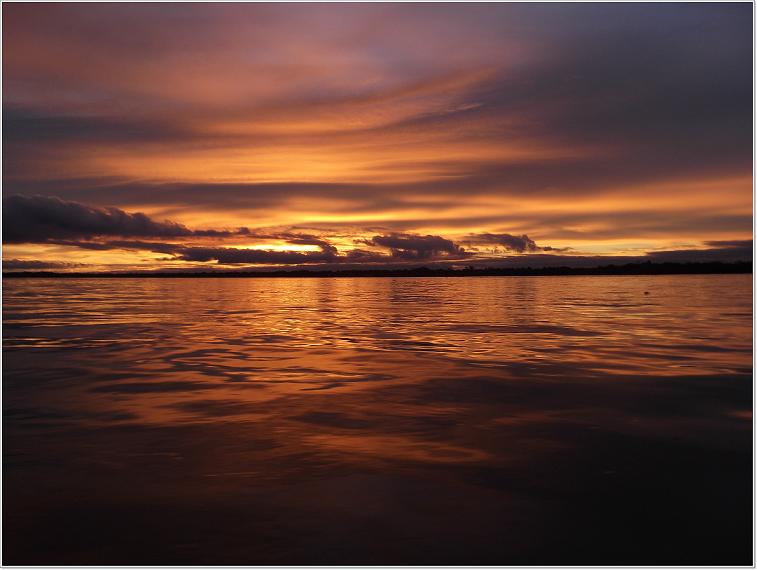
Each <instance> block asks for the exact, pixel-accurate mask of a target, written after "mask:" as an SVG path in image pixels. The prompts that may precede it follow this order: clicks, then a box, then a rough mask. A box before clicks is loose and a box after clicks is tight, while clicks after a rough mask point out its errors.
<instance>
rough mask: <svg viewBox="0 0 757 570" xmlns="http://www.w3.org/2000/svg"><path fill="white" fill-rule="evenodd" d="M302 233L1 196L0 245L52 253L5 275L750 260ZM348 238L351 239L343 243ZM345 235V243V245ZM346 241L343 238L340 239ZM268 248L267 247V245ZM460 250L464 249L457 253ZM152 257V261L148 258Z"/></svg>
mask: <svg viewBox="0 0 757 570" xmlns="http://www.w3.org/2000/svg"><path fill="white" fill-rule="evenodd" d="M304 230H307V228H289V229H278V230H271V229H266V228H257V229H250V228H247V227H240V228H236V229H223V228H221V229H214V228H211V229H192V228H189V227H187V226H185V225H183V224H179V223H176V222H172V221H156V220H154V219H152V218H151V217H150V216H147V215H145V214H143V213H130V212H127V211H125V210H121V209H119V208H114V207H97V206H92V205H88V204H82V203H79V202H73V201H69V200H62V199H60V198H57V197H50V196H31V197H24V196H9V197H6V198H4V199H3V243H5V244H6V248H9V247H10V248H13V247H15V246H23V247H26V248H28V247H35V246H36V247H42V246H44V247H46V248H55V250H54V251H55V252H57V253H53V254H52V255H57V256H58V258H57V259H51V260H44V259H32V258H26V259H22V258H21V257H18V256H15V257H11V258H10V259H8V260H7V261H6V262H5V269H6V270H24V269H26V270H42V269H57V270H77V269H79V268H87V267H89V264H82V263H77V262H66V261H62V260H60V256H61V255H66V254H69V255H70V252H72V251H86V252H92V254H94V255H97V254H99V253H103V254H109V255H110V254H112V253H113V252H116V253H117V252H130V253H131V254H132V255H138V254H140V252H141V253H142V254H144V253H149V254H151V255H152V256H153V257H151V258H150V259H151V264H158V266H160V264H168V265H169V266H170V267H172V268H173V269H177V268H178V269H180V268H181V266H182V265H185V266H186V267H197V266H198V264H214V265H221V266H233V267H240V266H255V267H261V266H266V267H275V266H292V267H297V266H307V267H329V268H333V267H344V268H347V267H355V266H371V267H391V266H420V265H431V266H433V265H436V264H454V263H462V262H464V263H465V264H466V265H469V264H472V265H474V266H482V265H488V266H499V265H502V264H505V265H508V266H524V265H536V266H539V265H572V266H585V265H586V264H587V263H595V264H596V263H598V260H605V262H606V263H613V262H618V260H621V261H624V262H628V261H629V260H631V261H633V260H639V259H648V260H653V261H737V260H747V259H751V257H752V242H751V240H710V241H706V242H704V243H703V244H702V245H701V246H699V247H693V246H692V247H683V248H680V249H673V250H653V251H649V252H648V253H647V254H646V255H644V256H635V257H617V256H615V257H613V256H606V257H601V258H600V257H596V256H590V255H589V256H587V255H585V254H584V255H581V254H580V252H576V251H575V250H573V249H572V248H569V247H563V248H556V247H552V246H548V245H539V244H537V243H536V241H535V240H533V239H532V238H530V237H529V236H528V235H527V234H521V235H517V234H510V233H503V232H501V233H486V232H483V233H477V234H467V235H466V236H464V237H462V238H461V239H460V240H459V241H457V240H454V239H450V238H447V237H444V236H440V235H431V234H425V235H423V234H415V233H410V232H388V233H378V234H376V233H375V228H363V229H359V228H355V229H353V230H351V232H346V233H345V231H344V230H337V229H332V230H329V231H322V232H321V233H317V232H309V233H306V231H304ZM350 236H351V238H350ZM348 238H350V239H348ZM345 240H346V241H345ZM274 244H276V245H275V246H274ZM463 244H465V245H466V246H467V247H463ZM66 252H68V253H66ZM157 256H160V257H157Z"/></svg>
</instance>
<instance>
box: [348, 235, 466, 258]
mask: <svg viewBox="0 0 757 570" xmlns="http://www.w3.org/2000/svg"><path fill="white" fill-rule="evenodd" d="M362 243H366V244H369V245H375V246H379V247H383V248H387V249H390V250H391V252H392V257H396V258H399V259H408V260H410V259H433V258H436V257H439V256H440V255H444V256H446V257H448V258H458V259H462V258H464V257H467V256H468V255H469V254H468V253H467V252H466V251H465V250H464V249H463V248H461V247H460V246H459V245H457V244H455V243H454V242H452V241H451V240H448V239H446V238H443V237H441V236H432V235H426V236H421V235H414V234H399V233H394V234H389V235H383V236H373V237H372V238H371V239H370V240H364V241H363V242H362Z"/></svg>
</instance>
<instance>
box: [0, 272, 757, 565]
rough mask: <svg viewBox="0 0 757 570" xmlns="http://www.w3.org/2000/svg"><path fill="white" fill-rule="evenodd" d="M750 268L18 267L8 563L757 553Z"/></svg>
mask: <svg viewBox="0 0 757 570" xmlns="http://www.w3.org/2000/svg"><path fill="white" fill-rule="evenodd" d="M751 285H752V276H751V275H736V276H652V277H627V276H623V277H468V278H427V279H423V278H397V279H390V278H375V279H374V278H359V279H352V278H332V279H263V278H259V279H124V280H115V279H86V280H85V279H82V280H55V279H38V280H37V279H35V280H32V279H24V280H21V279H18V280H6V281H5V282H4V283H3V322H4V333H3V337H4V341H3V342H4V346H3V407H4V414H3V425H4V430H3V434H4V435H3V452H4V462H3V469H4V481H3V483H4V484H3V499H4V509H3V519H4V520H3V523H4V527H3V530H4V537H3V547H4V548H3V553H4V556H3V558H4V560H3V562H4V563H6V564H402V563H404V564H418V563H426V564H460V563H469V564H646V563H656V564H671V563H672V564H692V563H694V564H751V556H752V551H751V532H752V529H751V515H752V512H751V500H752V497H751V492H752V488H751V487H752V485H751V477H752V472H751V469H752V456H751V425H752V424H751V421H752V419H751V407H752V384H751V381H752V288H751Z"/></svg>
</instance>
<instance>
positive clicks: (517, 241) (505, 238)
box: [469, 233, 542, 253]
mask: <svg viewBox="0 0 757 570" xmlns="http://www.w3.org/2000/svg"><path fill="white" fill-rule="evenodd" d="M469 238H470V242H471V243H480V244H494V245H501V246H502V247H504V248H505V249H507V250H509V251H517V252H518V253H523V252H532V251H539V250H540V249H542V248H540V247H539V246H538V245H536V242H535V241H534V240H532V239H531V238H530V237H528V236H527V235H526V234H523V235H521V236H514V235H510V234H489V233H483V234H475V235H471V236H469Z"/></svg>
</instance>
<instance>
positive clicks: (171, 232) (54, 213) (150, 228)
mask: <svg viewBox="0 0 757 570" xmlns="http://www.w3.org/2000/svg"><path fill="white" fill-rule="evenodd" d="M248 232H249V230H247V229H246V228H240V229H239V230H235V231H226V230H199V231H193V230H190V229H189V228H187V227H186V226H184V225H182V224H178V223H175V222H170V221H164V222H157V221H155V220H152V219H151V218H149V217H148V216H146V215H145V214H142V213H139V212H137V213H133V214H131V213H128V212H125V211H123V210H121V209H119V208H113V207H104V208H101V207H95V206H89V205H86V204H81V203H78V202H71V201H68V200H62V199H60V198H57V197H54V196H8V197H5V198H3V242H4V243H43V242H47V241H51V240H56V239H57V240H60V239H76V238H79V239H82V238H83V239H86V238H91V237H96V236H123V237H127V236H139V237H188V236H210V237H221V236H229V235H239V234H245V233H248Z"/></svg>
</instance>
